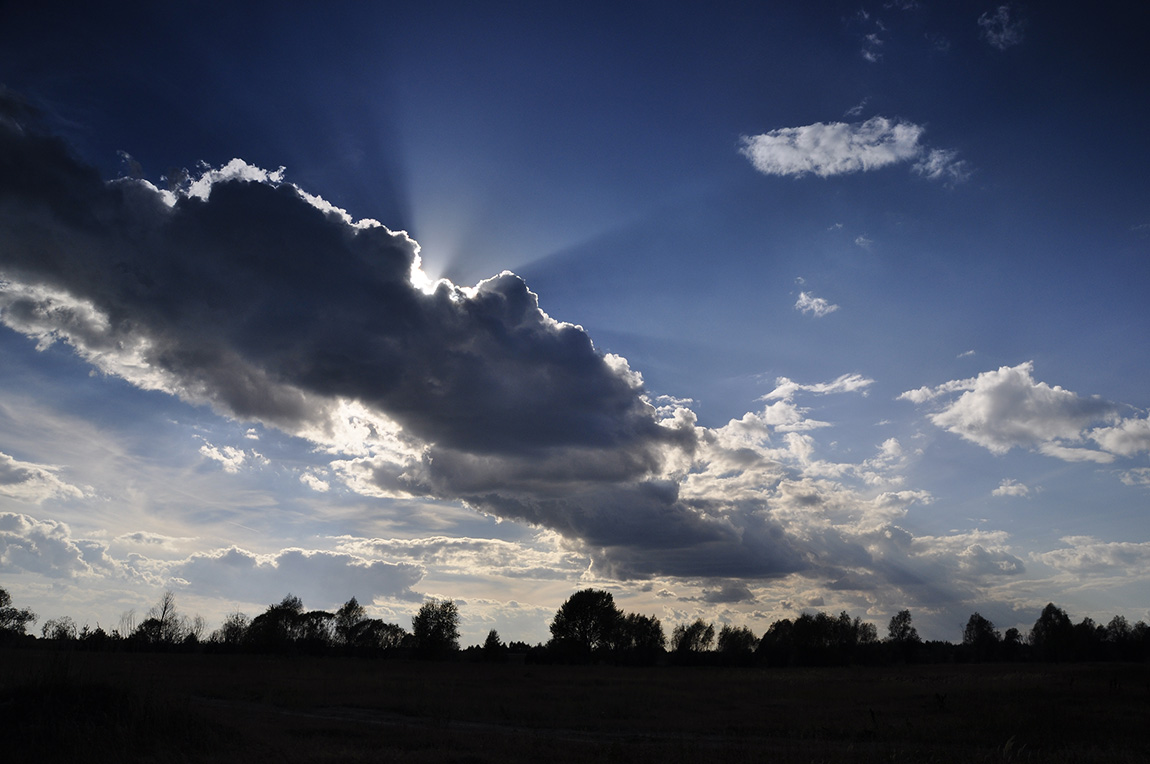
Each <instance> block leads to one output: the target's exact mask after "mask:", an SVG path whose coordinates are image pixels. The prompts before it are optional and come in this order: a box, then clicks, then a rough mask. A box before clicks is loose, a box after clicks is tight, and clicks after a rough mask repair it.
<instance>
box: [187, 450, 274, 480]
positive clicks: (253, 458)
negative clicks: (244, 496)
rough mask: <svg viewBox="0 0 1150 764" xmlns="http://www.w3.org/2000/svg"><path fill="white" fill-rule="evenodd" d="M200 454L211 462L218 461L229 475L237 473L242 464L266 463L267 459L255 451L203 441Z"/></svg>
mask: <svg viewBox="0 0 1150 764" xmlns="http://www.w3.org/2000/svg"><path fill="white" fill-rule="evenodd" d="M200 455H201V456H204V457H206V458H208V459H210V460H212V461H213V462H218V463H219V464H220V466H221V467H223V468H224V472H227V473H229V474H231V475H235V474H237V473H238V472H239V471H240V469H241V468H242V467H244V465H248V464H267V461H268V460H267V459H266V458H265V457H264V456H263V455H262V454H260V453H259V452H257V451H244V450H243V449H242V448H235V447H233V446H218V447H217V446H213V445H212V444H210V443H204V445H202V446H200Z"/></svg>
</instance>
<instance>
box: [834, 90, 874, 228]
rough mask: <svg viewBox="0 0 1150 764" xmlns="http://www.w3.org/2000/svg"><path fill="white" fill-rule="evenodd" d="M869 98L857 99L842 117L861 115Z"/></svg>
mask: <svg viewBox="0 0 1150 764" xmlns="http://www.w3.org/2000/svg"><path fill="white" fill-rule="evenodd" d="M869 100H870V99H869V98H864V99H862V100H861V101H859V102H858V103H857V104H855V105H854V106H852V107H850V108H849V109H847V110H846V112H845V113H844V114H843V116H844V117H858V116H861V115H862V113H863V109H865V108H866V105H867V101H869ZM840 227H841V224H840Z"/></svg>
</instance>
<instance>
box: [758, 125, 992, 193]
mask: <svg viewBox="0 0 1150 764" xmlns="http://www.w3.org/2000/svg"><path fill="white" fill-rule="evenodd" d="M925 132H926V128H925V127H923V126H922V125H917V124H915V123H913V122H906V121H902V120H897V119H888V118H886V117H881V116H875V117H871V118H870V119H868V120H866V121H865V122H855V123H846V122H830V123H824V122H816V123H814V124H811V125H805V126H803V127H784V128H778V129H776V130H771V131H769V132H766V133H762V134H760V135H752V136H743V137H742V139H741V146H740V149H739V151H740V153H742V154H743V155H744V156H745V157H747V158H748V159H749V160H750V161H751V164H752V165H753V166H754V167H755V169H756V170H758V171H759V172H761V173H763V174H764V175H782V176H790V177H802V176H804V175H810V174H814V175H818V176H819V177H823V178H827V177H831V176H835V175H847V174H851V173H856V172H867V171H871V170H878V169H881V168H883V167H887V166H889V165H893V164H899V163H902V162H910V161H914V160H918V161H917V162H916V164H915V165H914V167H915V168H916V169H915V172H916V173H918V174H920V175H923V176H924V177H927V178H930V179H932V180H950V181H951V182H958V181H959V180H961V179H964V177H965V175H966V174H969V171H968V170H967V169H965V165H964V164H962V163H960V162H959V160H957V158H956V157H957V152H955V151H951V150H940V149H930V148H928V147H927V146H925V145H924V144H923V143H922V137H923V135H924V133H925Z"/></svg>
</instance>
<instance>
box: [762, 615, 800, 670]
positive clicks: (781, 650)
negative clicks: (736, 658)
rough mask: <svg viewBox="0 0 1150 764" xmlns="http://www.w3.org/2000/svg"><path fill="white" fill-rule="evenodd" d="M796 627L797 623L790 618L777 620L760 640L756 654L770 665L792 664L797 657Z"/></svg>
mask: <svg viewBox="0 0 1150 764" xmlns="http://www.w3.org/2000/svg"><path fill="white" fill-rule="evenodd" d="M794 629H795V625H794V623H793V622H792V621H791V619H789V618H783V619H782V620H779V621H775V622H774V623H772V624H771V625H770V626H769V627H768V628H767V633H766V634H764V635H763V637H762V639H760V640H759V646H758V647H757V648H756V649H755V654H756V655H758V656H759V659H760V660H763V661H765V662H766V663H767V665H768V666H787V665H790V664H791V663H792V662H793V661H794V657H795V656H794V648H795V643H794Z"/></svg>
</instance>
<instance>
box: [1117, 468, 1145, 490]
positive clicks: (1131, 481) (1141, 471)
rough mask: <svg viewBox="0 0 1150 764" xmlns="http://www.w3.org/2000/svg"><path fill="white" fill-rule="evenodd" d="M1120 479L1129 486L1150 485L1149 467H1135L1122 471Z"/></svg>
mask: <svg viewBox="0 0 1150 764" xmlns="http://www.w3.org/2000/svg"><path fill="white" fill-rule="evenodd" d="M1121 480H1122V482H1123V483H1125V484H1126V485H1129V486H1150V467H1137V468H1135V469H1132V470H1126V471H1125V472H1123V473H1122V476H1121Z"/></svg>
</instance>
